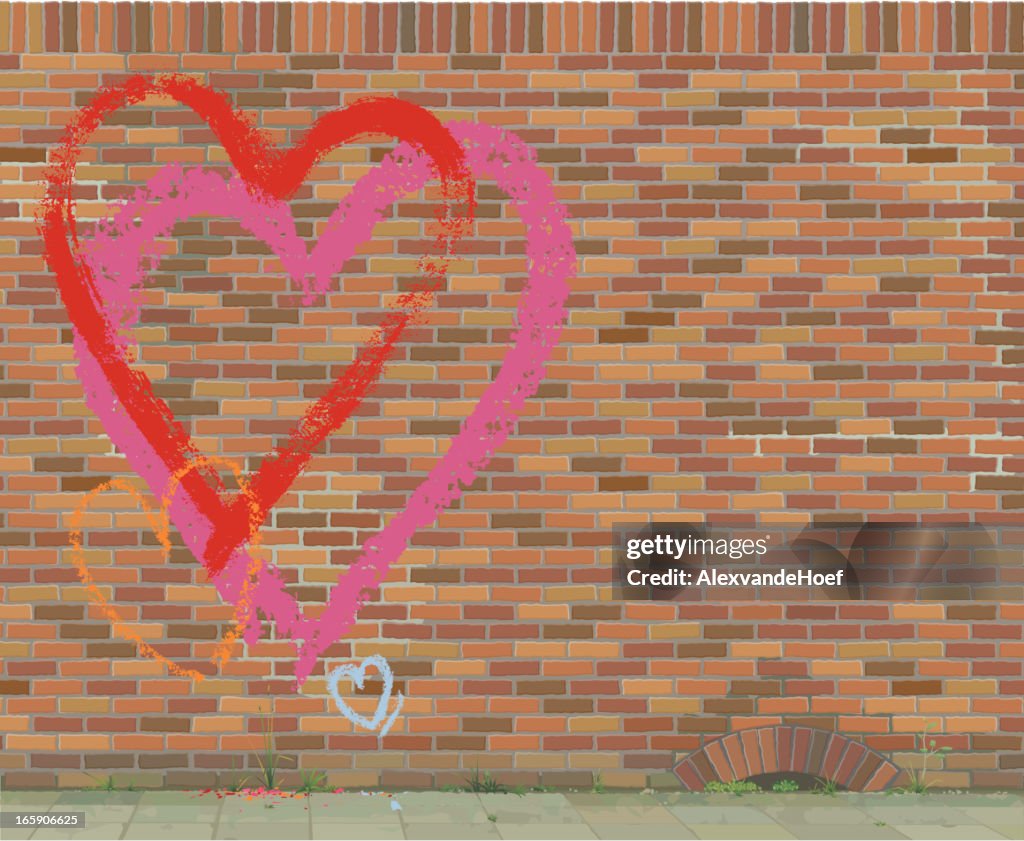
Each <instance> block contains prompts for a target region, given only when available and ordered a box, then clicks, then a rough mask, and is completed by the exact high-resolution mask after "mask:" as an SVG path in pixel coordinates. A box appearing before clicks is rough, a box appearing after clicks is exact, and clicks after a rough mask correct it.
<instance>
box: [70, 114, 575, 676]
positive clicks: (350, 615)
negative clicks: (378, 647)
mask: <svg viewBox="0 0 1024 841" xmlns="http://www.w3.org/2000/svg"><path fill="white" fill-rule="evenodd" d="M448 128H449V130H450V131H451V133H452V135H453V136H454V137H456V139H457V140H458V142H459V143H460V144H461V145H462V146H463V148H464V151H465V155H466V162H467V165H468V166H469V169H470V171H471V172H472V173H473V174H474V175H475V176H476V177H477V178H492V179H493V180H495V181H496V182H497V186H498V187H499V188H500V189H501V190H502V191H504V192H505V193H506V194H507V195H508V196H509V198H510V200H511V202H512V204H513V205H514V206H515V207H516V208H517V210H518V211H519V215H520V217H521V219H522V221H523V222H524V223H525V226H526V241H527V259H528V277H527V282H526V284H525V286H524V288H523V291H522V293H521V296H520V301H519V306H518V310H517V321H518V329H517V331H516V333H515V335H514V337H513V345H512V347H511V348H510V349H509V351H508V353H507V355H506V357H505V360H504V362H503V363H502V366H501V369H500V371H499V373H498V375H497V377H496V378H495V380H494V381H493V382H492V383H491V384H490V385H489V386H488V387H487V389H486V390H485V392H484V394H483V395H482V397H481V399H480V401H479V402H478V403H477V405H476V406H475V407H474V409H473V411H472V412H471V414H470V416H469V417H468V418H467V419H466V420H465V421H464V422H463V424H462V426H461V428H460V431H459V433H458V434H457V435H456V436H455V437H454V438H453V439H452V441H451V442H450V446H449V448H448V450H447V451H446V453H445V454H444V455H443V456H442V457H441V458H440V460H439V461H438V462H437V463H436V464H435V466H434V468H433V469H432V470H431V472H430V473H429V475H428V476H427V478H426V479H425V480H424V482H423V483H422V484H421V485H420V486H419V487H418V488H417V489H416V490H415V491H414V492H413V494H412V496H411V498H410V499H409V501H408V503H407V505H406V507H405V508H404V509H403V510H402V511H401V512H400V513H399V514H397V515H396V516H395V517H394V518H392V519H391V521H390V522H389V523H388V524H387V526H385V528H384V529H383V530H382V531H381V532H379V533H378V534H377V535H375V536H374V537H372V538H370V540H368V541H367V543H366V544H365V545H364V547H363V551H362V553H361V554H360V556H359V558H358V559H357V560H356V561H355V563H354V564H352V565H351V566H350V567H349V568H348V569H347V570H346V572H345V573H344V574H343V575H341V576H340V577H339V580H338V582H337V583H336V584H335V585H334V587H333V588H332V590H331V593H330V595H329V598H328V602H327V605H326V606H325V608H324V609H323V611H322V612H321V613H320V615H319V617H318V618H317V619H316V620H312V619H309V618H307V617H305V616H304V615H303V614H302V612H301V610H300V609H299V606H298V604H297V603H296V602H295V600H294V598H293V597H292V596H290V595H289V594H287V593H286V592H285V587H284V583H283V581H282V579H281V576H280V574H279V572H278V571H277V570H276V569H275V568H273V567H272V566H271V565H267V566H266V567H264V572H263V573H262V574H261V577H260V579H259V581H258V582H257V584H256V587H255V592H254V593H253V596H252V598H253V606H254V607H255V608H258V609H259V610H260V611H261V612H262V613H263V614H264V615H265V616H266V617H267V618H268V619H273V621H274V623H275V626H276V628H277V631H278V633H279V635H285V636H289V637H291V638H293V639H296V640H302V641H303V642H302V645H301V646H300V650H299V656H298V661H297V663H296V669H295V676H296V682H297V684H298V685H300V686H301V684H302V683H303V682H304V680H305V679H306V677H308V675H309V674H310V672H311V671H312V669H313V666H314V665H315V663H316V661H317V659H318V658H319V657H320V656H321V655H322V654H323V653H324V651H325V650H326V649H327V648H328V647H329V646H330V645H331V644H332V643H333V642H334V641H336V640H337V639H338V638H340V636H341V635H342V634H343V633H344V632H345V630H347V628H348V627H349V626H350V625H351V624H352V622H353V621H354V619H355V615H356V613H357V612H358V610H359V608H360V607H361V606H362V604H363V603H365V600H366V598H367V597H368V593H369V591H370V590H371V589H372V588H374V587H376V586H377V585H378V584H379V583H380V581H381V580H382V579H383V577H384V575H385V574H386V572H387V569H388V567H389V566H390V565H391V564H392V563H393V562H394V561H395V560H396V559H397V558H398V556H399V555H400V554H401V553H402V551H404V549H405V548H406V546H407V545H408V542H409V541H410V540H411V538H412V536H413V535H414V534H415V532H416V531H417V530H418V529H419V528H421V527H423V526H426V525H429V524H431V523H433V522H434V520H435V519H436V517H437V515H438V513H439V512H440V511H441V510H442V509H443V508H445V507H447V506H448V505H449V504H450V503H451V502H452V501H453V500H455V499H457V498H458V497H459V496H460V495H461V492H462V488H463V487H465V486H467V485H469V484H471V483H472V481H473V479H474V478H475V476H476V473H477V471H478V470H480V469H482V468H483V467H484V466H485V465H486V464H487V462H488V461H489V460H490V457H491V455H492V454H493V452H494V450H495V449H497V447H499V446H500V445H501V443H502V442H504V440H505V439H506V438H507V437H508V435H509V434H510V433H511V431H512V429H513V428H514V425H515V422H516V419H517V416H518V412H519V411H520V410H521V408H522V407H523V405H524V404H525V401H526V400H527V399H528V398H529V397H531V396H533V394H535V393H536V390H537V388H538V386H539V384H540V380H541V378H542V377H543V372H544V364H545V363H546V361H547V359H548V358H549V356H550V354H551V352H552V351H553V349H554V347H555V345H556V344H557V341H558V337H559V334H560V331H561V327H562V324H563V322H564V319H565V303H566V301H567V298H568V294H569V286H568V283H567V281H568V278H569V277H571V276H572V274H573V272H574V270H575V264H576V255H575V250H574V248H573V245H572V236H571V232H570V230H569V228H568V225H567V223H566V221H565V211H564V208H562V206H561V205H560V204H559V203H558V202H557V200H556V198H555V195H554V190H553V188H552V185H551V182H550V179H549V178H548V177H547V175H546V174H545V173H544V172H543V171H542V170H541V169H540V168H539V167H538V166H537V164H536V162H535V157H534V155H533V153H532V151H531V150H530V149H529V147H527V146H526V145H525V144H523V143H522V141H520V140H518V138H515V137H514V135H510V134H509V133H507V132H503V131H501V130H499V129H495V128H491V127H488V126H483V125H477V124H461V123H453V124H449V125H448ZM406 162H409V163H410V165H411V166H412V171H414V172H415V173H417V175H416V180H417V181H418V185H417V186H422V185H423V184H425V183H426V181H427V180H428V178H429V174H430V173H429V166H427V165H426V159H425V157H424V156H423V154H422V153H421V152H419V151H418V150H416V149H414V148H412V147H411V146H408V145H406V144H402V145H400V146H399V147H398V148H397V149H396V150H395V151H394V152H392V153H391V155H389V156H388V157H386V158H385V160H384V162H383V163H382V164H381V166H380V168H379V172H380V173H381V178H383V179H384V180H385V182H387V181H389V180H391V179H394V178H396V177H398V173H396V172H395V169H396V168H398V169H401V168H402V167H404V166H405V165H406ZM362 183H363V182H360V183H359V184H357V185H356V188H355V189H354V190H353V194H355V193H356V191H357V190H358V189H359V188H360V185H361V184H362ZM367 183H370V182H367ZM409 183H412V182H409ZM364 189H368V188H364ZM374 195H375V198H376V199H377V200H378V201H384V199H385V198H387V197H386V196H385V197H383V198H382V196H381V194H380V193H379V192H378V191H374ZM150 196H151V197H154V196H153V195H152V194H150ZM371 206H372V205H371ZM385 206H386V205H385ZM342 215H344V214H342ZM332 223H337V224H340V219H334V218H333V217H332ZM329 229H330V226H329ZM325 234H326V232H325ZM121 280H122V282H123V280H124V279H123V278H122V279H121ZM76 339H77V337H76ZM76 350H78V351H79V359H80V361H81V363H82V364H81V365H80V370H79V375H80V377H81V378H82V380H83V383H86V384H87V389H86V390H87V401H88V402H89V405H90V408H92V409H93V411H94V412H96V414H97V415H98V416H99V417H100V419H101V420H102V421H103V424H104V428H105V429H106V430H107V432H108V434H109V435H110V436H111V438H112V440H114V441H115V443H116V444H117V445H118V446H119V448H120V449H122V450H123V451H124V452H125V453H126V455H128V458H129V462H130V463H131V464H132V466H133V467H134V468H135V469H136V470H137V471H138V472H139V473H140V475H142V476H143V478H145V479H146V481H147V483H149V484H150V486H151V487H154V486H156V487H159V486H162V485H163V484H164V483H165V482H166V475H165V474H166V468H165V466H164V465H163V464H162V462H161V460H160V459H159V458H156V457H155V455H156V454H155V453H153V452H152V451H151V450H149V449H147V442H146V441H144V440H142V439H140V438H138V436H134V437H133V435H132V429H131V425H130V424H125V422H124V418H123V416H121V417H119V413H118V408H117V405H116V395H115V394H114V393H113V390H112V389H111V387H110V384H109V383H108V382H107V381H106V379H105V378H104V377H102V376H99V373H100V371H99V369H98V367H97V366H96V365H95V364H94V360H90V358H89V357H90V353H89V349H88V347H87V346H86V345H85V344H84V343H77V342H76ZM170 514H171V518H172V521H173V522H174V523H175V525H176V526H177V528H178V530H179V532H181V533H182V535H183V536H184V537H185V539H186V542H187V543H189V545H190V548H192V550H193V552H194V553H195V554H197V557H199V556H200V555H201V552H202V550H203V547H204V546H206V545H207V544H208V542H209V539H210V537H211V535H212V533H213V528H214V526H213V523H211V522H210V520H209V518H208V516H207V515H206V514H205V512H203V511H202V510H201V509H200V507H199V506H198V505H196V504H195V502H194V500H193V499H192V498H191V497H190V495H189V494H188V493H187V492H186V493H182V494H179V495H178V496H177V497H176V498H175V500H174V501H173V503H172V505H171V508H170ZM249 567H250V563H249V561H248V559H247V557H246V552H245V551H244V550H243V549H236V550H235V552H234V553H233V554H232V556H231V559H230V560H229V562H228V564H227V566H226V567H225V569H224V572H223V573H222V574H221V575H218V576H217V577H216V578H215V579H214V583H215V585H216V586H217V588H218V591H219V592H220V594H221V596H222V598H224V599H225V600H228V601H231V600H233V599H234V598H236V595H237V592H238V590H239V589H240V586H241V584H242V582H243V580H244V579H243V577H242V573H243V572H244V571H245V570H246V569H248V568H249ZM258 632H259V631H258V626H257V625H255V624H254V625H252V626H250V628H249V631H248V633H247V639H249V640H250V641H252V640H254V639H255V638H256V637H257V636H258Z"/></svg>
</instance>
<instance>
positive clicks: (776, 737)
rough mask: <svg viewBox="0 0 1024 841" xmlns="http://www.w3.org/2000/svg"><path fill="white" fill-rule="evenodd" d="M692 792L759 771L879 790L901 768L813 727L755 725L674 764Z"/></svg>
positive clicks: (852, 788) (862, 746)
mask: <svg viewBox="0 0 1024 841" xmlns="http://www.w3.org/2000/svg"><path fill="white" fill-rule="evenodd" d="M675 772H676V776H677V777H679V779H680V780H681V781H682V783H683V786H684V787H685V788H687V789H689V790H690V791H703V790H704V786H705V785H707V783H709V782H711V781H712V780H719V781H721V782H731V781H732V780H745V779H747V778H748V777H756V776H759V775H761V774H777V773H786V772H790V773H797V774H810V775H811V776H814V777H819V778H822V779H829V780H835V781H836V782H837V783H839V785H841V786H843V787H844V788H846V789H848V790H849V791H883V790H885V789H886V788H888V787H889V786H890V785H892V784H893V782H894V781H895V780H896V778H897V777H899V775H900V769H899V768H897V767H896V766H895V765H893V764H892V763H891V762H890V761H889V760H888V759H886V758H885V757H884V756H882V755H881V754H880V753H878V752H877V751H874V750H872V749H871V748H869V747H868V746H867V745H865V744H863V743H861V742H858V741H856V740H854V739H850V738H847V737H846V736H840V735H839V734H838V733H830V732H828V731H826V730H815V729H813V728H811V727H758V728H755V729H751V730H741V731H740V732H738V733H730V734H729V735H727V736H723V737H722V738H721V739H716V740H715V741H713V742H711V743H710V744H708V745H705V746H704V747H702V748H701V749H700V750H696V751H694V752H693V753H691V754H690V755H689V756H687V757H686V758H685V759H683V760H682V761H681V762H680V763H679V764H678V765H676V767H675Z"/></svg>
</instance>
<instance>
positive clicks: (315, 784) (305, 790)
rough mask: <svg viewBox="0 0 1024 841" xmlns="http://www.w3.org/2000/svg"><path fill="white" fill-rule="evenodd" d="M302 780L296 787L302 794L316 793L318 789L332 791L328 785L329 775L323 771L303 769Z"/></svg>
mask: <svg viewBox="0 0 1024 841" xmlns="http://www.w3.org/2000/svg"><path fill="white" fill-rule="evenodd" d="M301 774H302V781H301V782H300V783H299V787H298V788H297V789H296V791H297V792H299V793H300V794H306V795H309V794H314V793H315V792H318V791H330V786H329V785H327V775H326V774H325V773H324V772H323V771H303V772H301Z"/></svg>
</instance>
